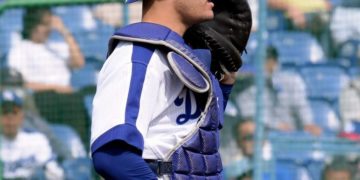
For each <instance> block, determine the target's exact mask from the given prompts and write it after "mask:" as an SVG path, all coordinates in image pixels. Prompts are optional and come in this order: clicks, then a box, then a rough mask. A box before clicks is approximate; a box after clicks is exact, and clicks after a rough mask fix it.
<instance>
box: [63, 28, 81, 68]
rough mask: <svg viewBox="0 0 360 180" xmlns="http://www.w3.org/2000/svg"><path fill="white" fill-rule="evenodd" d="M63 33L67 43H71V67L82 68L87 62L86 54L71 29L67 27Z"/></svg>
mask: <svg viewBox="0 0 360 180" xmlns="http://www.w3.org/2000/svg"><path fill="white" fill-rule="evenodd" d="M61 33H62V35H63V36H64V39H65V41H66V43H67V44H68V45H69V51H70V67H72V68H80V67H82V66H84V64H85V60H84V56H83V54H82V52H81V50H80V47H79V45H78V44H77V42H76V40H75V38H74V37H73V36H72V34H71V33H70V31H68V30H67V29H65V30H63V31H62V32H61Z"/></svg>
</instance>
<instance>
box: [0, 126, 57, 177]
mask: <svg viewBox="0 0 360 180" xmlns="http://www.w3.org/2000/svg"><path fill="white" fill-rule="evenodd" d="M0 158H1V163H3V171H4V178H24V179H27V178H30V177H31V176H32V175H33V173H34V171H35V170H36V169H38V168H44V169H46V170H48V171H51V172H49V173H52V174H51V175H52V177H56V178H60V179H61V178H62V176H63V172H62V170H61V169H59V167H58V166H57V164H56V162H55V161H53V154H52V151H51V147H50V144H49V142H48V140H47V139H46V137H45V136H44V135H43V134H40V133H36V132H25V131H19V133H18V134H17V136H16V138H15V139H13V140H9V139H7V138H5V137H4V136H1V147H0ZM54 163H55V164H54ZM49 165H50V166H49ZM45 166H46V168H45Z"/></svg>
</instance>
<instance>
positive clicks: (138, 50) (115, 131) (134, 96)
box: [91, 43, 155, 153]
mask: <svg viewBox="0 0 360 180" xmlns="http://www.w3.org/2000/svg"><path fill="white" fill-rule="evenodd" d="M154 51H155V48H152V47H151V46H146V45H144V44H138V43H134V44H133V54H132V57H131V58H132V73H131V81H130V87H129V94H128V97H127V102H126V109H125V117H124V118H125V123H124V124H120V125H118V126H115V127H113V128H112V129H110V130H108V131H106V133H104V134H102V135H101V136H100V137H98V138H97V139H96V140H95V142H94V143H93V144H92V145H91V152H92V153H94V152H95V151H96V150H97V149H99V148H100V147H102V146H104V145H106V144H108V143H110V142H112V141H115V140H121V141H124V142H126V143H127V144H129V145H131V146H133V147H135V148H137V149H139V150H140V151H142V150H143V149H144V139H143V137H142V135H141V133H140V132H139V130H138V129H137V128H136V120H137V118H138V115H139V108H140V98H141V92H142V89H143V85H144V81H145V76H146V70H147V65H148V64H149V62H150V59H151V57H152V54H153V53H154Z"/></svg>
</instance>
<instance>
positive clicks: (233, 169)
mask: <svg viewBox="0 0 360 180" xmlns="http://www.w3.org/2000/svg"><path fill="white" fill-rule="evenodd" d="M255 128H256V125H255V122H254V120H253V119H252V118H251V117H242V118H238V119H237V123H236V125H235V126H234V127H233V130H232V135H233V138H234V139H235V141H236V144H237V148H238V153H237V155H236V156H235V157H233V162H232V163H229V165H227V166H226V167H225V175H226V177H227V178H229V179H247V178H250V179H251V177H252V170H253V155H254V151H255V144H254V137H255ZM262 151H263V155H262V156H263V159H264V160H269V159H270V158H271V147H270V144H269V143H268V142H264V143H263V150H262Z"/></svg>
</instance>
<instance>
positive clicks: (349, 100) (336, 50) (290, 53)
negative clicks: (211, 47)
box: [0, 0, 360, 180]
mask: <svg viewBox="0 0 360 180" xmlns="http://www.w3.org/2000/svg"><path fill="white" fill-rule="evenodd" d="M249 3H250V5H251V9H252V12H253V30H252V34H251V37H250V39H249V42H248V45H247V52H246V53H244V54H243V55H242V58H243V62H244V65H243V67H242V68H241V69H240V70H239V73H238V79H237V81H238V82H237V84H236V85H235V86H234V88H233V93H232V95H231V98H230V101H229V103H228V105H227V108H226V113H225V114H226V118H225V119H226V123H225V126H224V128H223V131H222V135H221V149H220V150H221V154H222V160H223V163H224V169H225V171H224V175H225V177H226V179H235V180H239V179H241V180H245V179H246V180H249V179H256V178H257V179H269V180H273V179H274V180H353V179H354V180H359V179H360V163H359V162H360V24H359V23H358V21H360V1H359V0H265V1H263V0H249ZM264 8H265V10H264ZM260 15H263V17H264V18H259V16H260ZM140 17H141V2H138V3H133V4H131V5H126V6H124V5H123V4H122V2H121V1H116V0H71V1H70V0H47V1H43V0H0V92H1V94H0V102H1V108H0V110H1V111H0V117H1V126H0V127H1V128H0V129H1V136H0V138H1V139H0V140H1V141H0V174H1V176H0V179H84V180H85V179H86V180H87V179H99V177H97V176H96V175H95V174H94V172H93V170H92V166H91V160H90V158H89V133H90V129H89V128H90V123H91V109H92V99H93V96H94V94H95V91H96V81H97V75H98V72H99V70H100V69H101V67H102V64H103V63H104V61H105V58H106V53H107V43H108V39H109V37H110V36H111V35H112V33H113V32H114V30H115V29H116V28H119V27H121V26H123V25H126V24H129V23H133V22H138V21H140ZM259 19H260V20H259ZM259 88H260V89H259ZM255 137H256V138H255ZM255 144H257V145H255ZM255 174H256V175H257V176H256V178H255Z"/></svg>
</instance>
